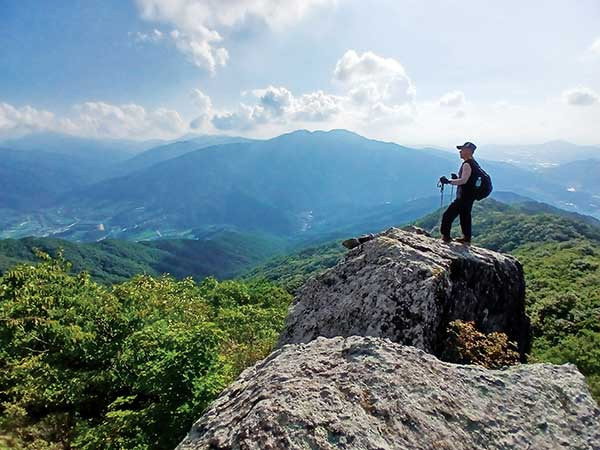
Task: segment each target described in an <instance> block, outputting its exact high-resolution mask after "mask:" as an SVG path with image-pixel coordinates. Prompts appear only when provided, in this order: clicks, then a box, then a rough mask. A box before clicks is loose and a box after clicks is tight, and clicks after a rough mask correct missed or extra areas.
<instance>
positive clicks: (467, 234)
mask: <svg viewBox="0 0 600 450" xmlns="http://www.w3.org/2000/svg"><path fill="white" fill-rule="evenodd" d="M474 201H475V199H473V198H468V197H464V198H463V197H461V198H457V199H456V200H454V201H453V202H452V203H450V205H448V209H446V212H444V215H443V216H442V225H441V226H440V233H441V234H442V236H448V237H449V236H450V229H451V228H452V222H454V219H456V217H457V216H460V228H461V230H462V233H463V236H464V238H465V239H469V240H470V239H471V209H472V208H473V202H474Z"/></svg>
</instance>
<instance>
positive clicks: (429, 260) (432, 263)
mask: <svg viewBox="0 0 600 450" xmlns="http://www.w3.org/2000/svg"><path fill="white" fill-rule="evenodd" d="M417 231H418V230H413V231H410V230H401V229H399V228H390V229H388V230H386V231H384V232H382V233H379V234H377V235H375V237H374V238H373V239H372V240H369V241H367V242H364V243H362V244H361V245H360V246H358V247H356V248H354V249H352V250H350V251H349V252H348V253H347V254H346V255H345V257H344V258H343V259H342V260H341V261H340V262H339V263H338V264H337V265H336V266H335V267H333V268H332V269H330V270H329V271H327V272H325V273H324V274H322V275H320V276H318V277H316V278H313V279H311V280H309V281H308V282H307V283H306V284H305V285H304V286H303V287H302V288H301V289H300V290H299V291H298V293H297V295H296V298H295V300H294V302H293V304H292V306H291V307H290V312H289V314H288V318H287V322H286V326H285V329H284V331H283V333H282V335H281V338H280V340H279V344H278V346H282V345H284V344H289V343H305V342H309V341H311V340H313V339H315V338H317V337H318V336H324V337H334V336H353V335H358V336H375V337H382V338H389V339H391V340H392V341H394V342H398V343H401V344H405V345H412V346H415V347H418V348H420V349H422V350H425V351H427V352H428V353H433V354H435V355H440V354H441V350H442V347H443V342H444V337H445V331H446V327H447V325H448V323H449V322H451V321H452V320H455V319H461V320H464V321H474V322H475V325H476V327H477V329H479V330H480V331H482V332H484V333H489V332H492V331H501V332H504V333H506V334H507V335H508V337H509V339H510V340H512V341H516V342H517V344H518V346H519V353H520V354H521V356H523V355H524V353H525V352H527V351H528V350H529V347H530V344H531V332H530V327H529V320H528V318H527V316H526V315H525V280H524V276H523V269H522V267H521V265H520V263H519V262H518V261H517V260H516V259H515V258H513V257H512V256H509V255H506V254H500V253H496V252H493V251H490V250H486V249H482V248H478V247H474V246H465V245H460V244H455V243H451V244H444V243H442V242H441V241H439V240H437V239H433V238H431V237H429V236H427V235H426V234H422V233H418V232H417Z"/></svg>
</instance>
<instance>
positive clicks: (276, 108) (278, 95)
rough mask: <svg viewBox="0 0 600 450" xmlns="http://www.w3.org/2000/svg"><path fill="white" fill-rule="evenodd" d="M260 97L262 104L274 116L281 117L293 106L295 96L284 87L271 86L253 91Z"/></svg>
mask: <svg viewBox="0 0 600 450" xmlns="http://www.w3.org/2000/svg"><path fill="white" fill-rule="evenodd" d="M252 93H253V94H254V96H256V97H258V99H259V103H260V105H261V106H262V107H263V108H264V110H265V111H267V112H268V113H269V115H270V116H272V117H281V116H283V115H284V114H286V113H287V112H288V111H289V110H290V108H292V105H293V102H294V96H293V95H292V93H291V92H290V91H289V90H287V89H286V88H284V87H273V86H269V87H268V88H266V89H255V90H254V91H252Z"/></svg>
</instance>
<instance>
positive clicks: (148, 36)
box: [129, 28, 165, 43]
mask: <svg viewBox="0 0 600 450" xmlns="http://www.w3.org/2000/svg"><path fill="white" fill-rule="evenodd" d="M129 35H133V37H134V39H135V41H136V42H140V43H145V42H153V43H156V42H158V41H161V40H162V39H163V38H164V37H165V34H164V33H163V32H162V31H160V30H157V29H156V28H155V29H154V30H152V31H151V32H150V33H143V32H140V31H138V32H136V33H129Z"/></svg>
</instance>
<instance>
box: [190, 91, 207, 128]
mask: <svg viewBox="0 0 600 450" xmlns="http://www.w3.org/2000/svg"><path fill="white" fill-rule="evenodd" d="M191 97H192V102H193V103H194V105H195V106H196V108H198V117H196V118H195V119H194V120H192V121H191V122H190V127H191V128H193V129H195V130H197V129H200V128H204V127H205V125H207V123H208V121H209V119H210V116H211V115H212V101H211V99H210V97H209V96H208V95H206V94H205V93H204V92H202V91H201V90H200V89H194V90H193V91H192V95H191Z"/></svg>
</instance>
